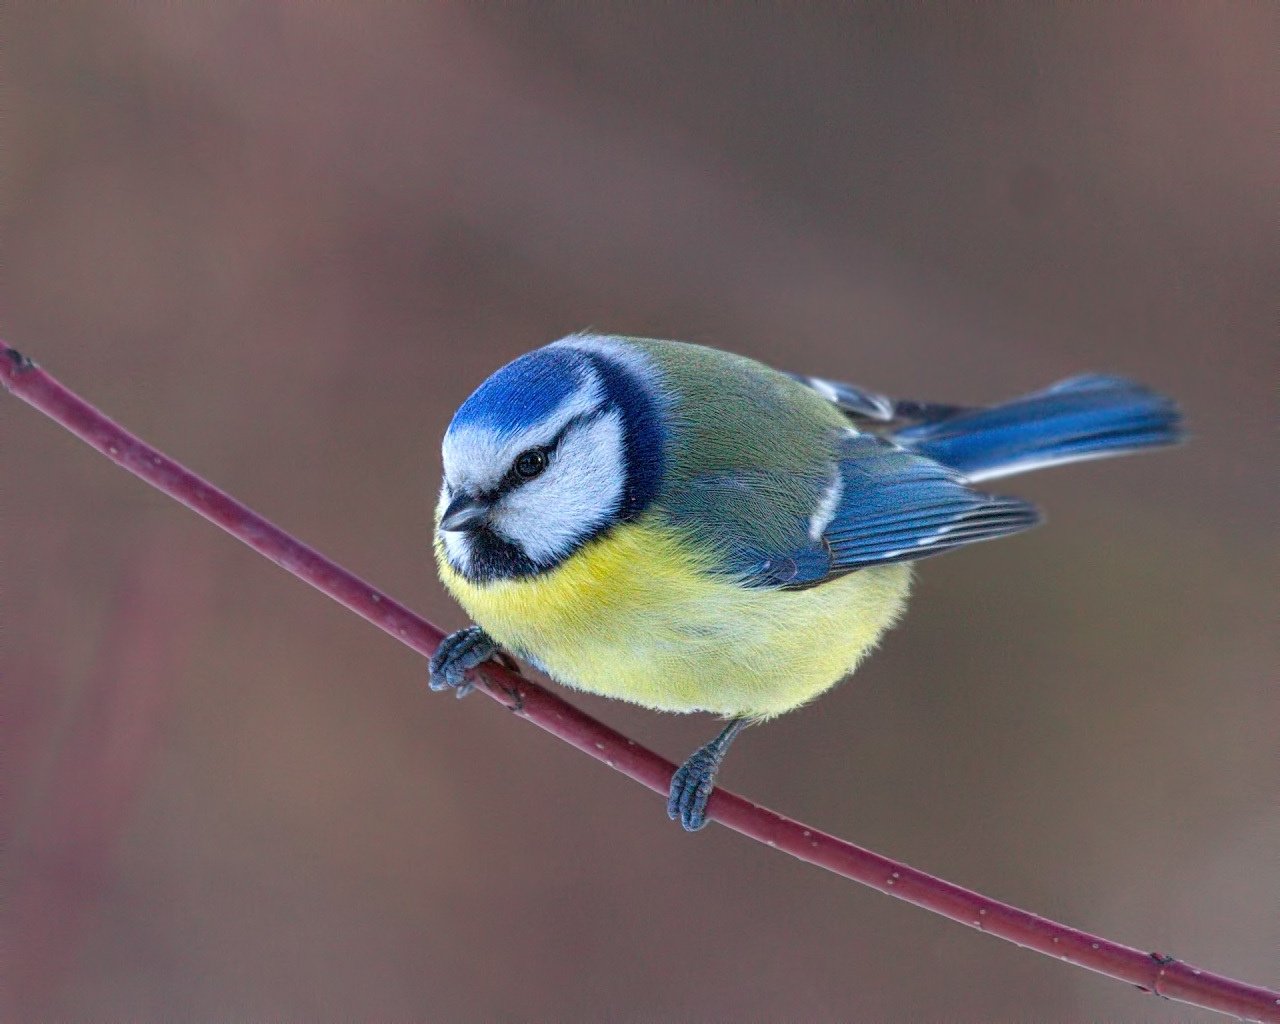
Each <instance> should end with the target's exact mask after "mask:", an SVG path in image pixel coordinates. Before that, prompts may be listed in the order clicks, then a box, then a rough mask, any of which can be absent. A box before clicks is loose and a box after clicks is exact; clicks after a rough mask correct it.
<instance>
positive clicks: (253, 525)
mask: <svg viewBox="0 0 1280 1024" xmlns="http://www.w3.org/2000/svg"><path fill="white" fill-rule="evenodd" d="M0 377H3V379H4V383H5V386H6V387H7V388H8V389H9V390H10V391H12V392H13V393H14V394H15V395H17V396H18V397H19V398H21V399H22V400H23V401H25V402H27V403H28V404H29V405H32V406H34V407H35V408H37V409H39V410H40V411H41V412H43V413H45V415H47V416H49V417H50V418H52V419H53V420H55V421H56V422H58V423H60V424H62V426H64V427H66V428H67V429H68V430H70V431H71V432H72V433H73V434H75V435H76V436H77V437H79V438H81V439H82V440H83V441H85V442H87V443H88V444H90V445H92V446H93V447H94V448H97V449H98V450H99V451H100V452H102V453H103V454H104V455H106V456H107V457H108V458H109V459H111V460H112V461H113V462H115V463H116V464H117V465H119V466H122V467H123V468H124V469H127V470H128V471H129V472H131V473H133V474H134V475H135V476H139V477H141V478H142V479H143V480H145V481H146V482H147V483H149V484H151V485H152V486H153V487H155V488H157V489H159V490H161V491H163V492H164V493H165V494H167V495H169V496H170V497H171V498H174V499H175V500H176V501H179V502H181V503H182V504H183V505H186V506H187V507H188V508H190V509H191V510H193V511H195V512H198V513H199V514H200V515H202V516H204V517H205V518H206V519H208V520H210V521H211V522H213V523H216V524H217V525H218V526H220V527H222V528H223V529H224V530H226V531H227V532H228V533H230V534H231V535H232V536H234V537H237V538H238V539H240V540H242V541H243V542H244V543H246V544H248V545H249V546H250V547H251V548H253V549H254V550H255V551H257V552H258V553H259V554H262V555H265V556H266V557H267V558H269V559H271V560H272V561H273V562H275V563H276V564H277V565H279V566H281V567H282V568H284V569H287V570H288V571H289V572H291V573H293V574H294V575H295V576H297V577H298V578H299V579H302V580H304V581H306V582H307V583H310V584H311V585H312V586H313V587H315V588H316V589H317V590H320V591H322V592H323V593H325V594H327V595H329V596H330V597H331V598H333V599H334V600H335V601H338V602H339V603H340V604H342V605H345V606H346V607H347V608H349V609H350V610H351V611H353V612H355V613H356V614H357V615H359V616H361V617H362V618H364V619H367V620H368V621H369V622H371V623H373V624H374V625H375V626H378V627H379V628H380V629H382V630H383V631H384V632H386V633H388V634H390V635H391V636H393V637H395V638H396V639H397V640H399V641H400V642H401V643H403V644H406V645H407V646H409V647H411V648H412V649H413V650H415V651H417V652H418V653H419V654H422V655H423V656H424V657H429V656H430V655H431V654H432V652H434V651H435V649H436V646H437V645H438V644H439V642H440V640H441V638H442V637H443V633H442V632H441V631H440V630H439V629H437V628H436V627H435V626H433V625H432V624H431V623H429V622H427V621H426V620H424V619H422V618H419V617H418V616H417V615H414V614H413V612H411V611H409V609H407V608H406V607H404V606H403V605H402V604H400V603H398V602H397V601H394V600H392V599H391V598H390V597H388V596H386V595H385V594H383V593H381V592H380V591H379V590H377V589H376V588H374V587H372V586H370V585H369V584H368V583H365V582H364V581H363V580H361V579H360V578H359V577H357V576H354V575H352V574H351V573H350V572H348V571H347V570H345V569H343V568H342V567H341V566H339V565H337V564H335V563H334V562H331V561H330V560H329V559H327V558H325V557H324V556H323V555H321V554H320V553H319V552H317V551H315V550H314V549H312V548H310V547H307V546H306V545H305V544H302V543H301V542H299V541H297V540H295V539H294V538H293V537H291V536H290V535H289V534H287V533H285V532H284V531H283V530H281V529H279V528H278V527H276V526H273V525H272V524H271V523H269V522H267V521H266V520H265V519H263V518H262V517H261V516H259V515H257V514H256V513H255V512H253V511H251V510H250V509H249V508H247V507H246V506H244V505H242V504H241V503H240V502H238V501H236V500H235V499H234V498H232V497H231V496H230V495H229V494H226V493H225V492H223V491H220V490H218V488H216V487H214V486H213V485H212V484H210V483H208V482H207V481H205V480H203V479H201V478H200V477H198V476H196V475H195V474H194V473H192V472H191V471H190V470H188V469H186V468H184V467H183V466H181V465H179V464H178V463H177V462H174V461H173V460H172V459H170V458H168V457H167V456H165V455H163V454H162V453H160V452H159V451H157V450H156V449H154V448H152V447H151V446H149V445H147V444H145V443H144V442H142V441H141V440H139V439H138V438H136V437H134V436H133V435H132V434H130V433H129V432H128V431H126V430H124V429H123V428H121V427H119V426H118V425H116V424H115V423H113V422H112V421H111V420H109V419H108V418H107V417H106V416H104V415H103V414H102V413H100V412H99V411H98V410H97V409H95V408H94V407H93V406H91V405H89V404H88V403H87V402H85V401H84V400H83V399H81V398H80V397H79V396H77V395H76V394H74V393H73V392H71V391H70V390H68V389H67V388H65V387H64V386H63V385H61V384H60V383H58V381H56V380H55V379H54V378H53V377H51V376H50V375H49V374H48V373H46V372H45V371H44V370H42V369H41V368H40V367H39V366H37V365H36V364H35V363H33V362H32V361H31V360H29V359H27V358H26V357H25V356H23V355H21V354H20V353H18V352H17V351H15V350H14V349H12V348H10V347H9V346H8V345H6V344H5V343H4V342H2V341H0ZM473 678H474V679H475V681H476V683H477V689H479V690H482V691H483V692H484V693H486V694H488V696H490V697H492V698H493V699H494V700H496V701H497V702H498V703H499V704H501V705H502V706H503V707H505V708H507V709H508V710H509V711H512V712H514V713H515V714H517V715H519V716H520V717H521V718H524V719H526V720H528V721H530V722H532V723H533V724H534V725H537V726H538V727H539V728H542V729H545V730H546V731H547V732H549V733H551V734H553V735H555V736H558V737H560V739H562V740H564V741H565V742H566V743H569V744H571V745H573V746H574V747H577V748H578V749H579V750H581V751H582V752H583V753H585V754H589V755H590V756H591V757H594V758H595V759H596V760H597V761H603V762H604V763H605V764H607V765H608V766H609V767H611V768H614V769H616V770H617V771H620V772H621V773H622V774H623V775H626V776H628V777H629V778H631V779H634V780H635V781H636V782H639V783H640V784H641V785H643V786H647V787H648V788H649V789H651V790H653V791H654V792H656V793H659V794H661V795H663V796H664V797H665V796H666V794H667V787H668V785H669V783H670V780H671V775H672V772H673V771H674V766H673V765H672V764H671V763H670V762H669V761H666V760H664V759H663V758H661V757H659V756H658V755H657V754H655V753H653V752H652V751H649V750H646V749H645V748H644V747H641V746H639V745H638V744H637V743H635V741H633V740H630V739H628V738H627V737H625V736H623V735H622V734H621V733H619V732H616V731H615V730H613V729H610V728H609V727H608V726H606V725H604V724H602V723H600V722H597V721H596V720H595V719H593V718H591V717H590V716H588V715H586V714H584V713H583V712H582V711H579V710H578V709H577V708H575V707H573V706H572V705H570V704H568V703H566V702H565V701H563V700H561V699H560V698H559V697H557V696H555V695H554V694H552V693H551V692H550V691H548V690H546V689H544V688H543V687H541V686H539V685H538V684H536V683H534V682H532V681H530V680H528V679H526V678H524V677H523V676H520V675H518V674H516V673H514V672H510V671H508V670H506V669H504V668H502V667H500V666H498V665H495V664H492V663H487V664H485V665H483V666H481V667H480V668H479V669H477V670H476V672H475V673H474V674H473ZM707 814H708V817H710V818H712V819H714V820H715V821H718V822H720V823H721V824H722V825H726V826H728V827H729V828H731V829H734V830H735V831H737V832H741V833H742V834H743V835H745V836H749V837H750V838H752V839H755V840H757V841H758V842H762V843H765V844H767V845H769V846H772V847H774V848H775V849H778V850H782V851H784V852H786V853H789V854H791V855H792V856H794V857H798V858H799V859H800V860H803V861H807V862H809V863H810V864H816V865H817V866H818V867H822V868H826V869H827V870H828V871H832V872H834V873H835V874H837V875H841V876H843V877H845V878H850V879H853V880H854V881H857V882H861V883H863V884H864V885H869V886H871V887H872V888H873V889H878V890H880V891H881V892H883V893H887V894H888V895H890V896H896V897H897V898H898V899H903V900H906V901H907V902H908V903H914V904H916V905H917V906H921V907H924V908H925V909H927V910H932V911H933V912H934V913H937V914H941V915H942V916H944V917H949V918H951V920H953V921H958V922H960V923H961V924H964V925H968V926H970V927H972V928H977V929H979V930H980V931H984V932H987V933H989V934H991V935H995V936H997V937H999V938H1002V939H1005V940H1007V941H1009V942H1012V943H1015V944H1016V945H1019V946H1023V947H1026V948H1028V949H1034V950H1036V951H1037V952H1040V953H1044V954H1045V955H1047V956H1052V957H1054V958H1055V959H1059V960H1065V961H1066V962H1068V963H1072V964H1076V965H1078V966H1080V967H1085V968H1088V969H1089V970H1092V971H1097V972H1098V973H1100V974H1105V975H1107V976H1108V977H1112V978H1116V979H1119V980H1120V981H1126V982H1129V983H1130V984H1132V985H1136V986H1138V987H1139V988H1141V989H1143V990H1144V991H1148V992H1154V993H1156V994H1158V995H1161V996H1165V997H1166V998H1169V999H1175V1000H1179V1001H1181V1002H1185V1003H1190V1004H1192V1005H1194V1006H1200V1007H1203V1008H1205V1009H1209V1010H1217V1011H1220V1012H1222V1013H1228V1014H1232V1015H1234V1016H1236V1017H1241V1018H1244V1019H1247V1020H1257V1021H1267V1022H1278V1024H1280V992H1273V991H1270V990H1268V989H1264V988H1261V987H1258V986H1254V985H1247V984H1245V983H1244V982H1240V981H1236V980H1234V979H1232V978H1228V977H1224V976H1223V975H1220V974H1214V973H1211V972H1210V971H1206V970H1202V969H1200V968H1197V967H1194V966H1192V965H1191V964H1187V963H1184V962H1183V961H1181V960H1177V959H1175V958H1173V957H1171V956H1167V955H1165V954H1163V953H1151V952H1146V951H1144V950H1140V949H1135V948H1133V947H1132V946H1125V945H1121V944H1120V943H1117V942H1112V941H1110V940H1109V939H1104V938H1102V937H1101V936H1097V935H1090V934H1088V933H1087V932H1082V931H1079V930H1077V929H1075V928H1069V927H1067V926H1066V925H1062V924H1058V923H1057V922H1055V921H1050V920H1048V919H1047V918H1044V917H1039V916H1038V915H1036V914H1032V913H1029V912H1028V911H1025V910H1019V909H1018V908H1017V907H1012V906H1009V905H1008V904H1007V903H1000V902H998V901H996V900H993V899H990V898H988V897H986V896H982V895H980V894H979V893H976V892H972V891H970V890H968V889H964V888H961V887H960V886H958V885H953V884H952V883H950V882H945V881H943V880H942V879H940V878H935V877H934V876H932V875H929V874H926V873H925V872H923V871H918V870H916V869H915V868H911V867H908V866H907V865H905V864H900V863H898V862H896V861H892V860H890V859H889V858H887V857H882V856H881V855H879V854H877V853H873V852H871V851H870V850H864V849H862V848H861V847H859V846H855V845H854V844H853V843H850V842H847V841H846V840H843V839H840V838H837V837H836V836H832V835H828V834H827V833H825V832H820V831H818V830H817V829H815V828H809V827H808V826H806V825H804V824H802V823H800V822H797V821H793V820H792V819H790V818H786V817H784V816H783V815H781V814H778V813H777V812H776V811H771V810H769V809H768V808H765V807H761V806H759V805H757V804H753V803H751V802H750V801H749V800H746V799H744V798H742V797H740V796H737V795H736V794H734V793H731V792H729V791H728V790H724V789H717V790H716V791H715V792H714V793H713V794H712V796H711V802H710V804H709V805H708V808H707Z"/></svg>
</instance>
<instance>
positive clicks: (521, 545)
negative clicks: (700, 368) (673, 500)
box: [436, 336, 662, 582]
mask: <svg viewBox="0 0 1280 1024" xmlns="http://www.w3.org/2000/svg"><path fill="white" fill-rule="evenodd" d="M660 405H661V402H660V399H659V397H658V395H657V391H656V388H655V386H654V379H653V376H652V371H651V369H650V368H649V366H648V365H647V363H646V362H645V361H644V360H643V359H642V357H641V356H640V354H639V352H638V351H637V350H636V349H634V348H632V347H631V346H629V345H627V344H626V343H625V342H622V341H620V340H615V339H609V338H599V337H591V336H573V337H570V338H566V339H564V340H563V341H560V342H556V343H555V344H553V345H549V346H547V347H546V348H542V349H538V350H537V351H534V352H530V353H528V354H527V355H524V356H521V357H520V358H519V359H517V360H515V361H514V362H512V363H509V364H507V365H506V366H504V367H503V368H502V369H500V370H498V371H497V372H496V373H495V374H494V375H493V376H491V377H490V378H489V379H488V380H486V381H485V382H484V383H483V384H481V385H480V387H479V388H478V389H477V390H476V391H475V393H474V394H472V395H471V397H470V398H468V399H467V400H466V401H465V402H464V403H463V404H462V406H461V408H459V409H458V411H457V413H456V414H455V415H454V417H453V422H452V423H450V424H449V429H448V430H447V431H446V433H445V436H444V445H443V456H444V485H443V488H442V490H441V494H440V504H439V508H438V511H437V516H438V519H437V527H436V528H437V531H438V533H439V535H440V539H441V542H442V544H443V547H444V553H445V557H446V558H447V559H448V561H449V564H450V565H451V566H452V568H453V569H454V570H455V571H456V572H458V573H460V574H461V575H463V576H465V577H466V578H468V579H470V580H472V581H474V582H490V581H494V580H499V579H509V578H511V577H516V576H532V575H535V574H537V573H540V572H545V571H547V570H549V569H552V568H554V567H555V566H557V565H558V564H560V563H561V562H562V561H564V560H565V559H566V558H568V557H569V556H570V555H572V554H573V553H574V552H576V551H577V550H579V549H580V548H581V547H582V546H583V545H584V544H586V543H588V542H589V541H591V540H593V539H595V538H596V537H599V536H600V535H601V534H603V533H605V532H606V531H607V530H609V529H610V528H611V527H613V526H615V525H616V524H618V523H620V522H623V521H625V520H628V519H631V518H634V517H635V516H637V515H639V514H640V513H641V512H643V511H644V509H645V508H646V507H647V506H648V505H649V503H650V502H651V501H652V500H653V497H654V495H655V493H656V491H657V487H658V483H659V480H660V479H661V473H662V426H661V410H660Z"/></svg>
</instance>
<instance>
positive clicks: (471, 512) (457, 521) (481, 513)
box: [440, 494, 489, 533]
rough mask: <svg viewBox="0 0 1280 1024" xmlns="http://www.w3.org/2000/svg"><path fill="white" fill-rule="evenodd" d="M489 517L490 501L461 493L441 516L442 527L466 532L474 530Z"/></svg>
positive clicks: (446, 529) (457, 531)
mask: <svg viewBox="0 0 1280 1024" xmlns="http://www.w3.org/2000/svg"><path fill="white" fill-rule="evenodd" d="M488 517H489V503H488V502H487V501H481V500H480V499H479V498H473V497H471V495H469V494H459V495H457V496H455V497H454V499H453V501H451V502H449V505H448V507H447V508H445V510H444V515H442V516H441V517H440V529H442V530H445V531H447V532H449V533H466V532H467V531H469V530H474V529H475V528H476V527H477V526H479V525H480V524H481V523H482V522H484V521H485V519H487V518H488Z"/></svg>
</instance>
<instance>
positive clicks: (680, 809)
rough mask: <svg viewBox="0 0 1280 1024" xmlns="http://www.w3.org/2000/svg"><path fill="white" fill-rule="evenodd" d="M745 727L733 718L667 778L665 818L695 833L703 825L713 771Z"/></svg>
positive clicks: (743, 721)
mask: <svg viewBox="0 0 1280 1024" xmlns="http://www.w3.org/2000/svg"><path fill="white" fill-rule="evenodd" d="M746 726H747V720H746V719H745V718H735V719H734V720H733V721H732V722H730V723H729V724H728V725H726V726H725V727H724V729H723V730H722V731H721V733H720V735H719V736H717V737H716V738H715V739H713V740H712V741H711V742H710V743H708V744H707V745H706V746H702V747H699V748H698V749H697V750H695V751H694V752H693V755H692V756H691V757H690V758H689V760H687V761H686V762H685V763H684V764H682V765H681V766H680V767H679V768H677V769H676V773H675V774H674V775H673V776H671V795H670V796H669V797H668V798H667V817H669V818H671V819H672V820H673V821H674V820H675V819H676V818H679V819H680V824H681V825H683V826H684V829H685V831H686V832H697V831H698V829H700V828H702V827H703V826H704V825H705V824H706V823H707V818H706V810H707V801H708V800H710V799H711V791H712V789H714V788H715V784H716V772H718V771H719V770H720V762H721V761H723V760H724V755H725V754H726V753H728V751H729V744H731V743H732V742H733V740H734V737H736V736H737V735H738V733H740V732H742V730H743V729H745V728H746Z"/></svg>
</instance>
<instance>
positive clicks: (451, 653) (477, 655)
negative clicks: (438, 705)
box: [430, 626, 498, 697]
mask: <svg viewBox="0 0 1280 1024" xmlns="http://www.w3.org/2000/svg"><path fill="white" fill-rule="evenodd" d="M497 650H498V645H497V644H496V643H494V642H493V638H492V637H491V636H489V634H488V633H486V632H485V631H484V630H483V629H481V628H480V627H479V626H468V627H467V628H466V629H460V630H458V631H457V632H456V633H450V634H449V635H448V636H447V637H445V638H444V639H443V640H441V641H440V646H439V647H438V648H436V653H435V654H433V655H432V656H431V683H430V685H431V689H433V690H436V691H439V690H453V692H454V695H455V696H457V697H465V696H466V695H467V694H468V693H470V692H471V691H472V689H474V686H473V684H472V683H470V682H468V681H467V673H468V672H470V671H471V670H472V669H473V668H475V667H476V666H477V665H479V664H480V663H481V662H483V661H488V660H489V658H491V657H493V655H494V652H496V651H497Z"/></svg>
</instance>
